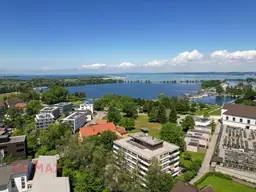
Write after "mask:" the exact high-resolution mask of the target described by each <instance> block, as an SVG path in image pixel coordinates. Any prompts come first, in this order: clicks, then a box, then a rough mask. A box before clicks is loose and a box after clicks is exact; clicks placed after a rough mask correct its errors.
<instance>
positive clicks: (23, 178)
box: [0, 160, 30, 192]
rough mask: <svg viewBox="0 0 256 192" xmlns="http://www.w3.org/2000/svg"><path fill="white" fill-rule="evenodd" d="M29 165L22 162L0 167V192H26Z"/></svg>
mask: <svg viewBox="0 0 256 192" xmlns="http://www.w3.org/2000/svg"><path fill="white" fill-rule="evenodd" d="M29 163H30V161H29V160H24V161H18V162H14V163H9V164H2V165H0V192H23V191H24V192H25V191H27V190H28V189H29V188H28V187H29V185H28V166H29Z"/></svg>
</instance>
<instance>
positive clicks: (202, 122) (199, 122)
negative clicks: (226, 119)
mask: <svg viewBox="0 0 256 192" xmlns="http://www.w3.org/2000/svg"><path fill="white" fill-rule="evenodd" d="M194 119H195V125H196V126H201V127H207V126H210V124H211V120H210V119H208V118H204V117H199V116H195V117H194Z"/></svg>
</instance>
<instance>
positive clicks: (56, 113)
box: [40, 106, 60, 119]
mask: <svg viewBox="0 0 256 192" xmlns="http://www.w3.org/2000/svg"><path fill="white" fill-rule="evenodd" d="M40 113H51V114H52V115H53V116H54V119H57V118H58V117H59V116H60V110H59V107H56V106H53V107H52V106H48V107H44V108H43V109H41V111H40Z"/></svg>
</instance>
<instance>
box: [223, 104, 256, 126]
mask: <svg viewBox="0 0 256 192" xmlns="http://www.w3.org/2000/svg"><path fill="white" fill-rule="evenodd" d="M221 118H222V123H223V125H227V126H230V127H239V128H242V129H252V130H256V106H244V105H238V104H225V105H224V106H223V108H222V109H221Z"/></svg>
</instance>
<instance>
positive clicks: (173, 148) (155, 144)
mask: <svg viewBox="0 0 256 192" xmlns="http://www.w3.org/2000/svg"><path fill="white" fill-rule="evenodd" d="M113 147H114V153H115V154H117V153H118V151H122V152H124V155H125V158H126V160H127V163H128V165H129V167H130V169H131V170H132V169H135V167H136V166H138V169H139V175H140V176H141V179H142V180H144V181H145V176H146V174H147V171H148V167H149V165H150V161H151V160H152V159H153V158H157V159H158V160H159V161H160V163H161V166H162V170H163V171H166V172H168V173H170V174H172V175H173V176H177V175H178V174H179V170H180V168H179V158H180V156H179V154H180V152H179V146H177V145H174V144H171V143H168V142H166V141H162V140H159V139H156V138H154V137H153V136H150V135H148V134H146V133H142V132H139V133H134V134H131V135H129V137H127V138H123V139H119V140H115V141H114V146H113ZM142 185H144V186H145V183H143V182H142Z"/></svg>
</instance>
